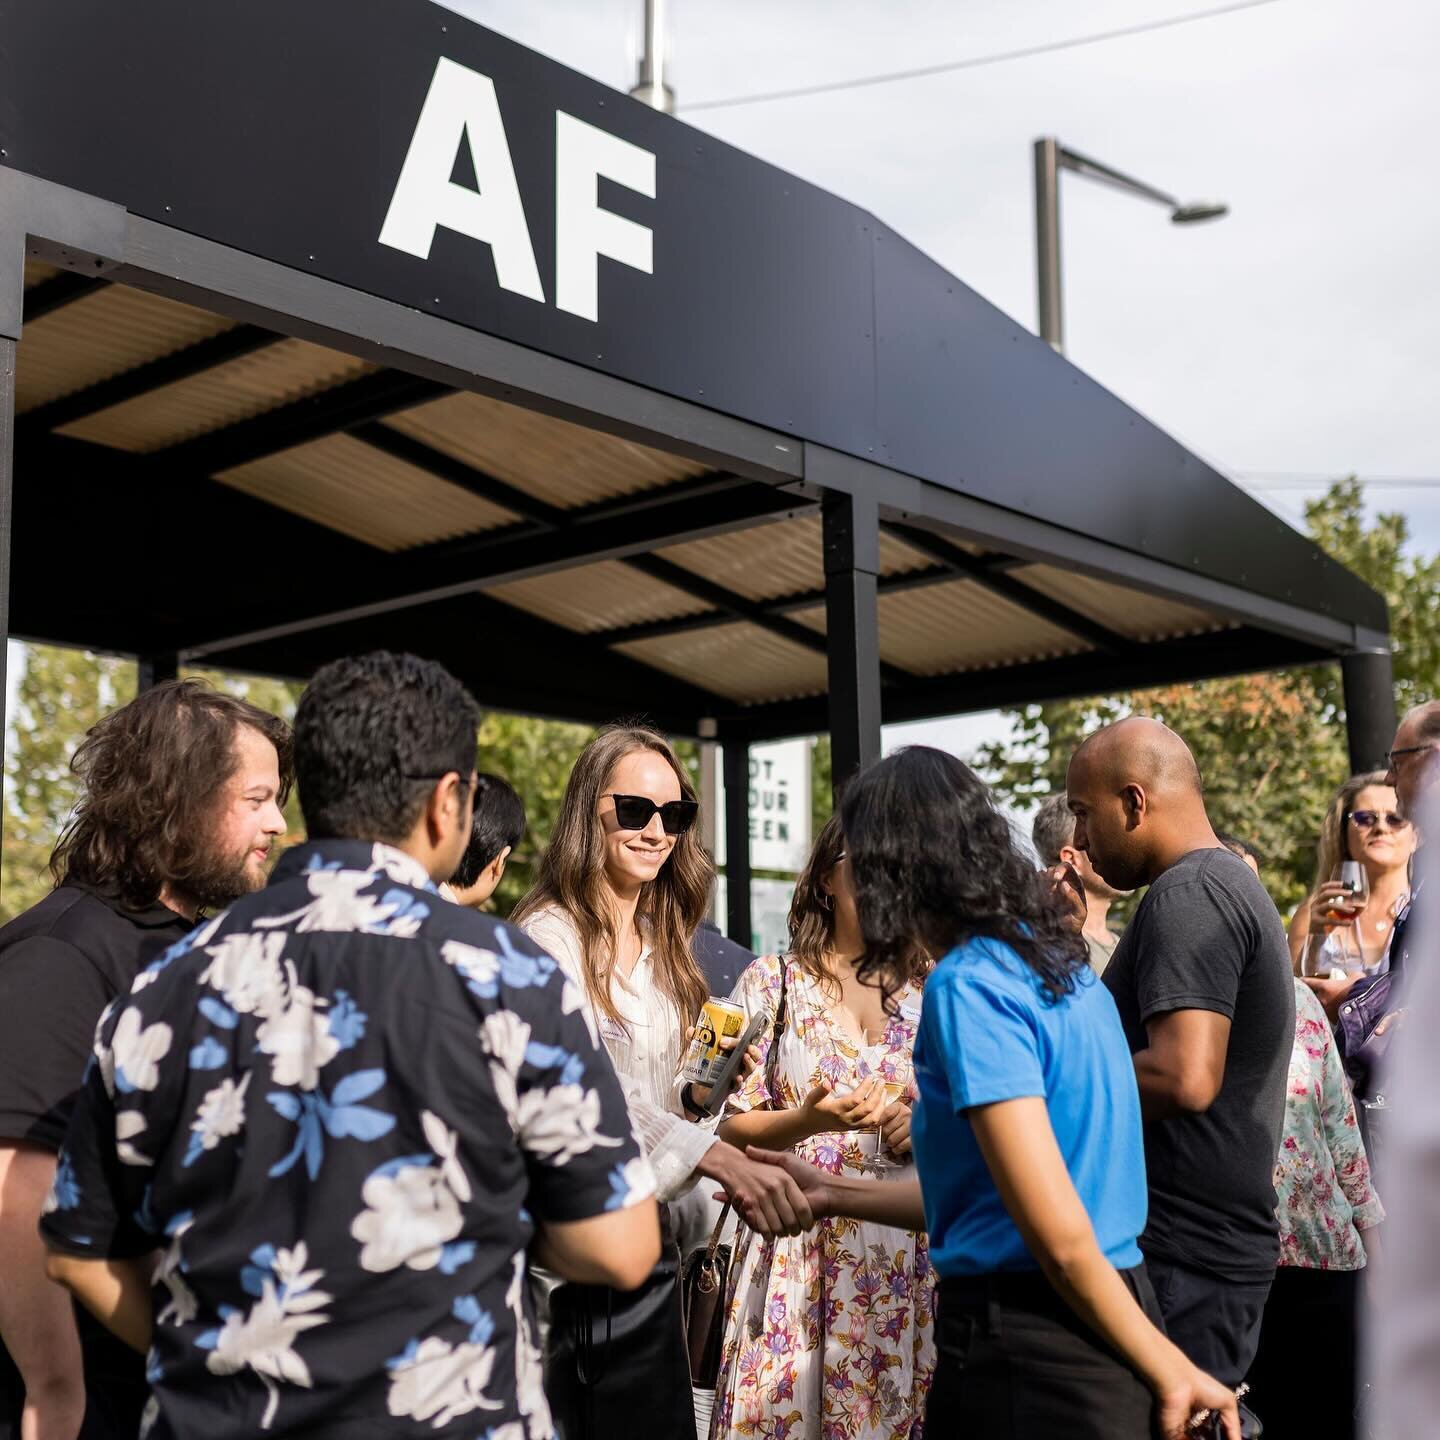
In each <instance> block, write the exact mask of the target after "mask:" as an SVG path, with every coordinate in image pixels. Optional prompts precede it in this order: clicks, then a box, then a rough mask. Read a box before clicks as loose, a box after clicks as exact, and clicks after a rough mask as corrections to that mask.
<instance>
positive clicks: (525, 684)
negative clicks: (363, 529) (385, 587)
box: [205, 594, 731, 735]
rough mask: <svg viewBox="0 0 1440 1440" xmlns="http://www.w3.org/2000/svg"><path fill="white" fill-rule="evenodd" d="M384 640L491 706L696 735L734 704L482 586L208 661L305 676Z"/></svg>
mask: <svg viewBox="0 0 1440 1440" xmlns="http://www.w3.org/2000/svg"><path fill="white" fill-rule="evenodd" d="M375 648H388V649H401V650H409V651H411V652H413V653H414V654H417V655H423V656H426V657H427V658H430V659H434V660H438V661H440V662H441V663H442V664H443V665H445V666H446V668H447V669H449V670H450V671H451V672H452V673H453V674H455V675H457V676H458V677H459V678H460V679H462V680H463V681H465V683H466V684H467V685H468V686H469V688H470V690H471V692H472V693H473V694H474V695H475V697H476V699H477V700H479V701H480V702H481V704H483V705H485V706H487V707H491V708H494V709H502V710H512V711H518V712H521V713H526V714H533V715H544V716H550V717H553V718H556V719H566V720H575V721H581V722H584V723H587V724H594V725H599V724H604V723H606V722H608V721H612V720H615V719H617V718H618V717H620V716H622V715H643V716H646V717H648V718H649V719H650V720H651V721H652V723H654V724H656V725H658V726H660V727H662V728H663V729H665V730H666V731H668V732H670V733H674V734H682V735H694V734H696V733H697V731H698V729H699V722H700V718H701V717H702V716H704V715H708V714H710V713H712V712H713V711H714V710H716V709H717V708H724V707H725V706H727V705H729V704H730V703H731V702H730V701H728V700H726V699H724V698H723V697H721V696H718V695H715V694H713V693H712V692H710V691H708V690H706V689H704V688H703V687H701V686H698V685H694V684H691V683H690V682H688V681H685V680H681V679H678V678H676V677H674V676H672V675H668V674H666V673H665V672H663V671H661V670H657V669H655V668H654V667H652V666H650V665H647V664H645V663H643V662H642V661H639V660H632V659H630V658H629V657H627V656H624V655H616V654H614V653H612V652H611V651H608V650H604V649H601V648H600V647H599V646H596V645H594V644H592V643H591V642H590V641H589V639H588V638H587V637H586V636H584V635H581V634H578V633H576V632H575V631H573V630H567V629H565V628H564V627H563V626H560V625H556V624H553V623H552V622H550V621H547V620H541V619H538V618H537V617H535V616H533V615H530V614H529V613H527V612H526V611H523V610H518V609H516V608H515V607H513V606H510V605H506V604H504V603H503V602H501V601H499V600H495V599H492V598H491V597H490V596H488V595H481V594H469V595H457V596H452V597H449V598H447V599H444V600H439V601H435V602H434V603H432V604H429V605H423V606H417V607H415V608H413V609H408V610H403V611H399V610H397V611H388V612H384V613H381V614H378V615H374V616H369V617H366V618H364V619H361V620H354V621H348V622H345V623H341V624H337V625H333V626H328V627H326V628H324V629H319V630H310V631H306V632H305V633H303V634H299V635H295V636H289V637H285V638H283V639H279V640H265V641H255V642H251V643H245V644H240V645H236V646H234V647H231V648H229V649H226V650H224V651H218V652H216V653H215V654H214V655H212V656H209V657H207V658H206V662H205V663H206V664H207V665H209V664H215V665H222V666H224V667H225V668H227V669H236V670H244V671H253V672H256V673H260V674H271V675H286V676H291V677H294V678H296V679H303V678H305V677H306V676H308V675H310V674H312V673H313V672H314V671H315V670H316V669H317V668H318V667H319V666H320V665H323V664H325V663H326V661H328V660H332V659H335V658H336V657H338V656H342V655H348V654H355V653H357V652H358V651H361V650H370V649H375Z"/></svg>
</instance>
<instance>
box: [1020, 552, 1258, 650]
mask: <svg viewBox="0 0 1440 1440" xmlns="http://www.w3.org/2000/svg"><path fill="white" fill-rule="evenodd" d="M1014 575H1015V578H1016V579H1017V580H1023V581H1024V582H1025V584H1027V585H1029V586H1030V587H1031V588H1032V589H1035V590H1039V591H1040V592H1041V594H1043V595H1048V596H1049V597H1050V598H1051V599H1052V600H1059V601H1061V602H1062V603H1063V604H1065V605H1068V606H1070V608H1071V609H1072V610H1078V611H1080V613H1081V614H1082V615H1086V616H1088V617H1089V618H1090V619H1092V620H1098V621H1099V622H1100V624H1102V625H1108V626H1109V627H1110V629H1112V630H1118V631H1119V632H1120V633H1121V634H1122V635H1128V636H1129V637H1130V638H1131V639H1132V640H1169V639H1172V638H1174V637H1175V636H1178V635H1200V634H1203V633H1205V632H1207V631H1212V630H1224V629H1227V628H1229V625H1230V622H1229V621H1228V620H1226V619H1225V618H1224V617H1223V616H1220V615H1216V614H1213V613H1212V612H1211V611H1209V610H1199V609H1196V608H1195V607H1194V606H1193V605H1182V604H1180V603H1179V602H1178V601H1176V600H1166V599H1165V598H1164V597H1162V596H1160V595H1150V594H1147V593H1146V592H1144V591H1142V590H1132V589H1130V588H1129V586H1126V585H1112V584H1110V582H1109V581H1107V580H1096V579H1094V578H1092V577H1091V576H1089V575H1080V574H1077V573H1076V572H1075V571H1073V570H1059V569H1056V568H1055V567H1054V566H1052V565H1027V566H1026V567H1025V568H1024V569H1023V570H1016V571H1015V572H1014Z"/></svg>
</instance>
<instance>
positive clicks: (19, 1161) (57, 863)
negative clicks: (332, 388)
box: [0, 680, 291, 1440]
mask: <svg viewBox="0 0 1440 1440" xmlns="http://www.w3.org/2000/svg"><path fill="white" fill-rule="evenodd" d="M73 768H74V770H75V773H76V775H77V776H78V777H79V780H80V785H81V797H80V802H79V804H78V805H77V806H76V809H75V812H74V814H73V816H72V817H71V819H70V823H69V824H68V826H67V827H66V829H65V832H64V834H63V835H62V836H61V838H60V841H59V843H58V845H57V846H56V848H55V852H54V854H53V855H52V857H51V862H50V864H51V870H52V873H53V874H54V877H55V882H56V885H55V889H54V890H53V891H52V892H51V893H50V894H49V895H47V896H46V897H45V899H43V900H42V901H40V902H39V904H37V905H34V906H32V907H31V908H30V909H29V910H27V911H26V912H25V913H24V914H22V915H19V916H17V917H16V918H15V919H14V920H12V921H11V922H10V923H9V924H8V925H6V926H5V927H4V928H3V929H0V1342H3V1344H0V1440H11V1437H19V1436H20V1435H21V1433H22V1425H23V1427H24V1434H25V1436H26V1437H27V1440H30V1437H35V1440H73V1437H76V1436H81V1437H83V1440H110V1437H112V1436H114V1437H119V1436H126V1437H132V1436H134V1435H135V1433H136V1431H137V1429H138V1426H139V1420H140V1412H141V1409H142V1408H143V1406H144V1403H145V1396H146V1384H145V1374H144V1363H143V1361H142V1360H141V1358H140V1357H139V1356H137V1355H135V1354H134V1353H133V1352H132V1351H130V1350H129V1349H127V1347H126V1346H124V1345H122V1344H121V1343H120V1342H119V1341H117V1340H115V1339H114V1338H113V1337H112V1336H111V1335H110V1334H109V1333H108V1332H107V1331H106V1330H104V1329H103V1328H102V1327H101V1326H100V1325H99V1324H98V1323H97V1322H96V1321H94V1320H93V1319H91V1318H90V1317H89V1316H88V1315H86V1314H84V1313H83V1312H81V1311H79V1310H77V1309H76V1308H75V1307H73V1306H72V1303H71V1300H70V1297H69V1295H68V1294H66V1292H65V1291H64V1290H62V1289H61V1288H60V1287H59V1286H58V1285H54V1284H52V1283H51V1282H50V1281H49V1280H48V1279H47V1278H46V1276H45V1247H44V1246H43V1244H42V1243H41V1240H40V1236H39V1232H38V1230H37V1225H38V1222H39V1219H40V1215H41V1210H42V1207H43V1205H44V1204H45V1197H46V1195H47V1193H48V1191H49V1189H50V1186H51V1183H52V1181H53V1180H54V1179H55V1172H56V1154H57V1152H58V1151H59V1148H60V1144H61V1142H62V1140H63V1139H64V1136H65V1127H66V1124H67V1122H68V1120H69V1116H70V1111H71V1109H72V1107H73V1104H74V1098H75V1094H76V1091H77V1089H78V1087H79V1085H80V1081H81V1076H82V1074H83V1072H84V1070H85V1067H86V1063H87V1061H88V1059H89V1057H90V1051H91V1041H92V1037H93V1035H94V1031H95V1024H96V1021H97V1020H98V1019H99V1018H100V1014H101V1011H103V1010H104V1009H105V1007H106V1006H107V1005H108V1004H109V1003H110V1002H111V1001H112V1000H113V999H115V998H116V997H117V996H119V995H124V994H125V993H126V992H127V991H129V989H130V987H131V985H132V984H133V983H134V981H135V979H136V977H137V976H138V975H139V974H140V973H141V972H142V971H143V970H144V969H145V968H146V966H147V965H149V964H150V963H152V962H153V961H155V960H156V959H158V957H159V956H160V955H162V954H163V953H164V952H165V951H166V950H167V949H168V948H169V947H170V946H171V945H173V944H174V943H175V942H176V941H177V940H179V939H181V938H183V937H184V936H185V934H186V933H187V932H188V931H189V930H190V928H191V926H192V925H193V924H194V923H195V920H196V918H197V916H198V915H199V914H200V912H201V911H202V910H218V909H222V908H223V907H225V906H226V905H228V904H230V902H231V901H233V900H236V899H238V898H239V897H240V896H241V895H245V894H248V893H249V892H251V891H253V890H257V889H259V888H260V887H261V886H263V885H264V883H265V873H266V869H267V861H268V858H269V852H270V848H271V845H272V844H273V842H274V841H275V839H276V837H278V836H280V835H283V834H284V832H285V820H284V817H283V815H282V814H281V808H280V807H281V805H282V804H283V803H284V800H285V797H286V795H287V793H288V791H289V788H290V781H291V745H290V731H289V727H288V726H287V725H286V724H285V723H284V722H283V721H282V720H279V719H277V718H276V717H275V716H273V715H270V714H267V713H266V712H265V711H263V710H259V709H257V708H256V707H255V706H253V705H250V704H247V703H246V702H245V701H243V700H238V699H235V698H233V697H232V696H229V695H225V694H221V693H220V692H218V691H215V690H212V689H211V688H210V687H208V686H206V685H204V684H202V683H201V682H199V681H196V680H178V681H173V682H170V683H168V684H165V685H160V686H157V687H155V688H154V689H151V690H148V691H146V692H145V693H144V694H142V695H140V696H138V697H137V698H136V699H134V700H132V701H131V702H130V703H129V704H128V705H126V706H124V707H122V708H121V709H119V710H117V711H115V712H114V713H113V714H111V715H109V716H107V717H106V718H105V719H104V720H102V721H100V723H99V724H98V725H96V726H95V727H94V728H93V729H92V730H91V731H90V732H89V734H88V735H87V736H86V737H85V739H84V741H83V742H82V744H81V745H80V747H79V749H78V750H77V751H76V754H75V759H74V761H73Z"/></svg>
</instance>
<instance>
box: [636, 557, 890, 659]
mask: <svg viewBox="0 0 1440 1440" xmlns="http://www.w3.org/2000/svg"><path fill="white" fill-rule="evenodd" d="M625 563H626V564H627V565H628V566H630V568H631V569H632V570H638V571H639V572H640V573H641V574H642V575H648V576H649V577H650V578H651V579H652V580H659V581H661V582H663V583H664V584H666V585H669V586H670V587H671V589H674V590H680V591H682V592H683V593H684V594H686V595H689V596H690V597H691V598H692V599H695V600H703V601H705V603H706V604H707V605H713V606H715V608H716V609H717V610H719V611H721V612H722V614H723V615H724V616H726V617H728V618H729V619H732V620H744V621H746V622H748V623H749V624H751V625H755V626H757V627H758V628H759V629H761V630H767V631H769V632H770V634H772V635H778V636H779V637H780V638H781V639H782V640H788V641H789V642H790V643H791V644H792V645H798V646H800V647H801V648H802V649H804V650H809V651H811V652H812V653H814V654H817V655H825V654H828V653H829V647H828V645H827V643H826V640H825V637H824V635H822V634H820V633H819V632H818V631H815V630H812V629H811V628H810V627H809V626H808V625H801V624H800V623H799V622H798V621H795V620H790V619H787V618H786V617H785V616H784V615H776V614H774V613H773V612H772V611H771V610H770V609H769V608H768V607H767V606H766V605H765V604H764V602H762V601H758V600H751V599H748V598H747V597H746V596H744V595H740V594H737V593H736V592H735V591H734V590H730V589H728V588H727V587H725V586H724V585H717V584H715V583H714V581H712V580H707V579H705V577H704V576H703V575H697V574H695V572H694V571H693V570H687V569H686V568H685V567H684V566H683V565H677V564H675V562H674V561H673V560H666V559H663V558H662V557H661V556H659V555H633V556H631V557H630V558H629V559H628V560H627V561H626V562H625ZM712 623H714V621H713V619H712ZM880 674H881V678H882V679H884V680H885V681H886V682H887V683H889V684H892V685H899V684H904V683H905V681H907V680H909V679H910V678H911V676H910V672H909V671H908V670H904V669H902V668H901V667H900V666H898V665H887V664H884V663H882V664H881V666H880Z"/></svg>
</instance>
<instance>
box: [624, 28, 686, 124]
mask: <svg viewBox="0 0 1440 1440" xmlns="http://www.w3.org/2000/svg"><path fill="white" fill-rule="evenodd" d="M665 58H666V57H665V0H645V45H644V49H643V51H642V53H641V56H640V76H639V79H638V81H637V82H636V84H635V85H634V86H633V87H632V88H631V91H630V93H631V95H633V96H634V97H635V98H636V99H637V100H641V101H643V102H644V103H645V104H646V105H649V106H650V107H651V109H653V110H663V111H664V112H665V113H666V114H667V115H673V114H674V113H675V92H674V91H673V90H672V89H671V88H670V87H669V86H668V85H667V84H666V83H665Z"/></svg>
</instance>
